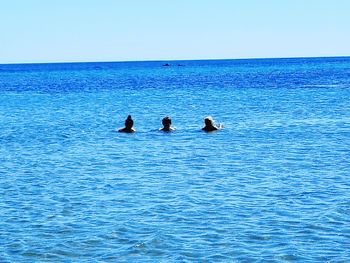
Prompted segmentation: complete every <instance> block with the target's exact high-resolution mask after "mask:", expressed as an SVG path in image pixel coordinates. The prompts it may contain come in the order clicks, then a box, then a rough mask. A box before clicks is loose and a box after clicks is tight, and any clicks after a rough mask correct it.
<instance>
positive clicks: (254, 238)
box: [0, 58, 350, 262]
mask: <svg viewBox="0 0 350 263" xmlns="http://www.w3.org/2000/svg"><path fill="white" fill-rule="evenodd" d="M164 63H165V62H132V63H81V64H35V65H0V69H1V70H0V262H48V261H51V262H70V261H72V262H327V261H330V262H348V261H350V227H349V226H350V201H349V200H350V191H349V190H350V183H349V177H350V161H349V160H350V150H349V149H350V103H349V97H350V58H319V59H266V60H227V61H181V62H169V63H170V64H171V66H170V67H163V66H162V65H163V64H164ZM178 64H181V65H184V66H178ZM128 114H131V115H132V116H133V118H134V120H135V128H136V129H137V133H135V134H120V133H117V132H115V130H116V129H117V128H120V127H122V126H123V123H124V120H125V118H126V116H127V115H128ZM166 115H169V116H171V117H172V119H173V124H174V126H176V127H177V131H176V132H174V133H171V134H164V133H161V132H159V131H158V128H160V126H161V119H162V118H163V117H164V116H166ZM207 115H212V116H213V117H214V119H215V120H217V122H219V123H223V124H224V126H225V129H224V130H221V131H219V132H217V133H211V134H205V133H202V132H201V131H200V129H201V127H202V126H203V118H204V117H205V116H207Z"/></svg>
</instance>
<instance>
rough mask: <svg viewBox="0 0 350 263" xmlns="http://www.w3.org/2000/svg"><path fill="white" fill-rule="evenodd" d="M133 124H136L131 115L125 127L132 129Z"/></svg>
mask: <svg viewBox="0 0 350 263" xmlns="http://www.w3.org/2000/svg"><path fill="white" fill-rule="evenodd" d="M132 126H134V121H133V120H132V118H131V115H129V116H128V117H127V118H126V120H125V127H126V128H128V129H131V128H132Z"/></svg>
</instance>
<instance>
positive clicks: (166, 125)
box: [162, 116, 171, 127]
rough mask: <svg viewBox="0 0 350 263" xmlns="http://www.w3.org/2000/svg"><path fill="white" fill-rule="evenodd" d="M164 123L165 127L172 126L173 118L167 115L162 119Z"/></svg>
mask: <svg viewBox="0 0 350 263" xmlns="http://www.w3.org/2000/svg"><path fill="white" fill-rule="evenodd" d="M162 124H163V126H164V127H170V125H171V119H170V118H169V117H168V116H166V117H165V118H164V119H163V120H162Z"/></svg>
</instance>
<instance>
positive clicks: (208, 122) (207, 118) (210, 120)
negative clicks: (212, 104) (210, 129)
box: [204, 116, 214, 126]
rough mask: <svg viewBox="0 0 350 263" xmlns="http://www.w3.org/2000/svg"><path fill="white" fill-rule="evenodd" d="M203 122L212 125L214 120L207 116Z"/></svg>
mask: <svg viewBox="0 0 350 263" xmlns="http://www.w3.org/2000/svg"><path fill="white" fill-rule="evenodd" d="M204 123H205V125H206V126H213V125H214V120H213V118H212V117H210V116H208V117H206V118H205V119H204Z"/></svg>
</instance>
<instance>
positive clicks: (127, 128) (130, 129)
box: [118, 115, 136, 133]
mask: <svg viewBox="0 0 350 263" xmlns="http://www.w3.org/2000/svg"><path fill="white" fill-rule="evenodd" d="M133 126H134V121H133V119H132V118H131V115H129V116H128V117H127V118H126V120H125V127H124V128H122V129H119V130H118V132H125V133H133V132H136V130H135V129H134V128H133Z"/></svg>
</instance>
